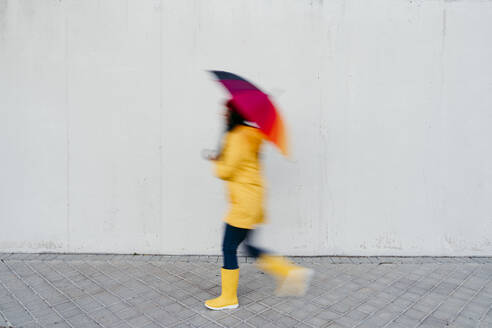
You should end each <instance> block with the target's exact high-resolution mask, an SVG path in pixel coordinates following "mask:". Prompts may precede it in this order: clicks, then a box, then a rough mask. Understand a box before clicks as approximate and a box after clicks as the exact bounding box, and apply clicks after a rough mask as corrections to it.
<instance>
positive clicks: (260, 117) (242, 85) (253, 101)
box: [211, 71, 287, 155]
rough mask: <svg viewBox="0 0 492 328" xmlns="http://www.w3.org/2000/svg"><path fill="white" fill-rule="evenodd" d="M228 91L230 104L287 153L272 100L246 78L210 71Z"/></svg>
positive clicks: (277, 113)
mask: <svg viewBox="0 0 492 328" xmlns="http://www.w3.org/2000/svg"><path fill="white" fill-rule="evenodd" d="M211 73H212V74H214V75H215V76H216V77H217V79H218V80H219V82H220V83H221V84H222V85H223V86H224V87H225V88H226V89H227V90H228V91H229V93H230V94H231V96H232V98H231V101H232V104H233V105H234V106H235V107H236V108H237V109H238V111H239V113H240V114H241V115H242V116H243V117H244V118H245V119H246V120H247V121H250V122H254V123H256V124H257V125H258V127H259V129H260V131H262V132H263V134H265V136H266V138H267V140H269V141H271V142H272V143H274V144H275V145H276V146H277V147H278V148H279V149H280V151H281V152H282V153H283V154H284V155H287V138H286V132H285V126H284V122H283V120H282V117H281V115H280V113H279V112H278V110H277V109H276V108H275V106H274V105H273V103H272V101H271V100H270V98H269V97H268V95H267V94H265V93H264V92H263V91H261V90H260V89H258V88H257V87H256V86H255V85H254V84H252V83H251V82H249V81H247V80H246V79H244V78H242V77H240V76H238V75H236V74H233V73H229V72H224V71H211Z"/></svg>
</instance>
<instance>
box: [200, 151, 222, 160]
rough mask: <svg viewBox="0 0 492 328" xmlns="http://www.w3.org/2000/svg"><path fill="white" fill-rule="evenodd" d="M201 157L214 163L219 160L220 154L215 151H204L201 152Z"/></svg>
mask: <svg viewBox="0 0 492 328" xmlns="http://www.w3.org/2000/svg"><path fill="white" fill-rule="evenodd" d="M202 157H203V158H204V159H206V160H209V161H216V160H218V159H219V157H220V154H219V152H218V151H216V150H212V149H204V150H202Z"/></svg>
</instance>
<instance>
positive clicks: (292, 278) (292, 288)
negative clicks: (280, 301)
mask: <svg viewBox="0 0 492 328" xmlns="http://www.w3.org/2000/svg"><path fill="white" fill-rule="evenodd" d="M257 264H258V266H259V267H260V269H261V270H263V271H265V272H267V273H269V274H271V275H273V276H274V277H275V278H276V280H277V289H276V290H275V294H276V295H277V296H303V295H304V294H305V293H306V290H307V288H308V287H309V283H310V281H311V278H312V276H313V273H314V271H313V270H311V269H308V268H304V267H301V266H298V265H295V264H293V263H291V262H289V261H288V260H286V259H285V258H284V257H282V256H272V255H261V256H260V257H259V259H258V261H257Z"/></svg>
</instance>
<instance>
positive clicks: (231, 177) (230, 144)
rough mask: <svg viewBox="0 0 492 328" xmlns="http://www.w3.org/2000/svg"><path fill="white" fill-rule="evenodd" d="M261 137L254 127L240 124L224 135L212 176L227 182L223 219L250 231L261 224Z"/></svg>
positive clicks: (262, 190)
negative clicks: (228, 207) (227, 196)
mask: <svg viewBox="0 0 492 328" xmlns="http://www.w3.org/2000/svg"><path fill="white" fill-rule="evenodd" d="M263 138H264V137H263V134H262V133H261V132H260V131H259V130H258V129H256V128H253V127H249V126H245V125H239V126H236V127H235V128H234V129H233V130H232V131H230V132H228V133H227V134H226V136H225V142H224V148H223V151H222V155H221V156H220V158H219V159H218V160H217V161H216V166H215V173H216V175H217V177H218V178H220V179H222V180H225V181H226V182H227V188H228V192H229V202H230V209H229V212H228V214H227V216H226V218H225V219H224V221H225V222H227V223H228V224H230V225H231V226H234V227H237V228H243V229H253V228H254V226H255V225H256V224H259V223H263V222H264V213H263V195H264V187H263V178H262V176H261V172H260V159H259V150H260V147H261V144H262V142H263Z"/></svg>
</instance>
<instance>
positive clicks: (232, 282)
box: [205, 268, 239, 310]
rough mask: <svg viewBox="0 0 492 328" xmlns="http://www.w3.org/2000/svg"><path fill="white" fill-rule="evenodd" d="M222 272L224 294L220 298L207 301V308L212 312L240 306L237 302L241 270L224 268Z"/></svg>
mask: <svg viewBox="0 0 492 328" xmlns="http://www.w3.org/2000/svg"><path fill="white" fill-rule="evenodd" d="M220 272H221V275H222V293H221V295H220V296H219V297H217V298H214V299H211V300H208V301H206V302H205V306H206V307H208V308H209V309H211V310H224V309H235V308H237V307H238V306H239V302H238V301H237V283H238V282H239V269H235V270H228V269H224V268H222V269H221V270H220Z"/></svg>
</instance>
